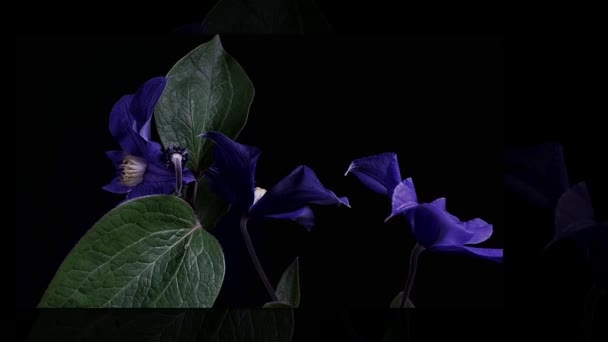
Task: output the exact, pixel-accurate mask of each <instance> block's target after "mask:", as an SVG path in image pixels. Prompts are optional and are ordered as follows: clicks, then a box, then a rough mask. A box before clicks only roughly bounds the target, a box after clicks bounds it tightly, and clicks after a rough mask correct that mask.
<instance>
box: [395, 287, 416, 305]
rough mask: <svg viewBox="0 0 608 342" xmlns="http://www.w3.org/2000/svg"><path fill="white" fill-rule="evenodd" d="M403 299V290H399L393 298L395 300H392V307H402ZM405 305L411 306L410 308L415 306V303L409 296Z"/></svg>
mask: <svg viewBox="0 0 608 342" xmlns="http://www.w3.org/2000/svg"><path fill="white" fill-rule="evenodd" d="M402 299H403V291H401V292H399V293H398V294H397V296H396V297H395V298H394V299H393V301H392V302H391V305H390V308H400V307H401V300H402ZM405 307H406V308H410V309H413V308H415V306H414V303H412V301H411V300H410V299H409V298H408V299H406V300H405Z"/></svg>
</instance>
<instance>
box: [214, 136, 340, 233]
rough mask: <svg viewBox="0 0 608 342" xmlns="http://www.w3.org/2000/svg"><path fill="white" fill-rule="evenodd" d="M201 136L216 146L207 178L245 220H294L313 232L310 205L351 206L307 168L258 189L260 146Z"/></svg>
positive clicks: (294, 171) (297, 169)
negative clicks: (269, 186)
mask: <svg viewBox="0 0 608 342" xmlns="http://www.w3.org/2000/svg"><path fill="white" fill-rule="evenodd" d="M202 136H203V137H205V138H208V139H210V140H212V141H213V142H214V143H215V146H214V164H213V165H212V167H210V168H209V169H208V170H207V171H206V172H205V176H206V177H207V178H208V180H209V182H210V185H211V187H212V189H213V190H214V191H215V192H217V193H218V195H219V196H220V197H222V198H223V199H224V200H226V201H227V202H228V203H230V205H231V211H233V212H237V213H239V214H240V215H241V216H243V217H246V218H248V219H251V218H271V219H285V220H292V221H296V222H298V223H300V224H301V225H303V226H304V227H306V228H307V229H311V228H312V226H313V225H314V215H313V212H312V210H311V209H310V207H309V204H320V205H340V204H343V205H346V206H348V205H349V204H348V199H347V198H346V197H338V196H336V194H334V193H333V192H332V191H330V190H328V189H326V188H325V187H324V186H323V185H322V184H321V182H320V181H319V179H318V178H317V176H316V175H315V173H314V172H313V171H312V170H311V169H310V168H309V167H307V166H304V165H301V166H298V167H296V169H295V170H293V171H292V172H291V173H290V174H289V175H288V176H287V177H285V178H283V179H282V180H280V181H279V182H278V183H277V184H276V185H275V186H274V187H272V188H270V190H268V191H266V190H265V189H263V188H259V187H255V171H256V165H257V161H258V158H259V156H260V152H261V151H260V150H259V149H258V148H257V147H253V146H247V145H242V144H239V143H237V142H235V141H233V140H231V139H230V138H228V137H226V136H225V135H223V134H222V133H219V132H207V133H205V134H203V135H202Z"/></svg>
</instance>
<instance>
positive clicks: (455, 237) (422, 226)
mask: <svg viewBox="0 0 608 342" xmlns="http://www.w3.org/2000/svg"><path fill="white" fill-rule="evenodd" d="M406 215H407V218H408V220H409V222H410V226H411V228H412V230H413V232H414V236H415V237H416V240H417V241H418V242H419V243H420V244H421V245H422V246H424V247H426V248H430V247H432V246H434V245H448V246H462V245H464V244H465V243H467V242H468V241H470V240H471V239H472V238H473V236H474V234H473V233H472V232H470V231H468V230H467V229H466V227H465V225H464V224H463V223H458V222H455V221H454V220H453V219H452V218H451V217H450V216H448V215H447V214H446V212H445V211H443V210H441V209H439V208H437V207H436V206H434V205H431V204H427V203H423V204H420V205H418V206H416V207H413V208H410V210H408V212H407V214H406Z"/></svg>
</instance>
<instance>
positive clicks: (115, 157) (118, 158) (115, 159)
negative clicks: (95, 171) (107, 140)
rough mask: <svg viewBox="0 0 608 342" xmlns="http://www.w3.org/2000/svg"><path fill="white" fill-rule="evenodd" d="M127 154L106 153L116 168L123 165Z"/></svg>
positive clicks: (118, 152) (122, 152) (117, 152)
mask: <svg viewBox="0 0 608 342" xmlns="http://www.w3.org/2000/svg"><path fill="white" fill-rule="evenodd" d="M125 155H126V153H125V152H124V151H108V152H106V156H107V157H108V158H109V159H110V160H111V161H112V164H114V166H118V165H120V164H122V161H123V160H124V159H125Z"/></svg>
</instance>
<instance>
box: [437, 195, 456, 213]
mask: <svg viewBox="0 0 608 342" xmlns="http://www.w3.org/2000/svg"><path fill="white" fill-rule="evenodd" d="M431 204H432V205H434V206H436V207H437V208H439V209H441V210H443V211H445V212H447V210H446V209H445V197H439V198H438V199H436V200H434V201H433V202H431ZM454 217H456V216H454Z"/></svg>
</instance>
